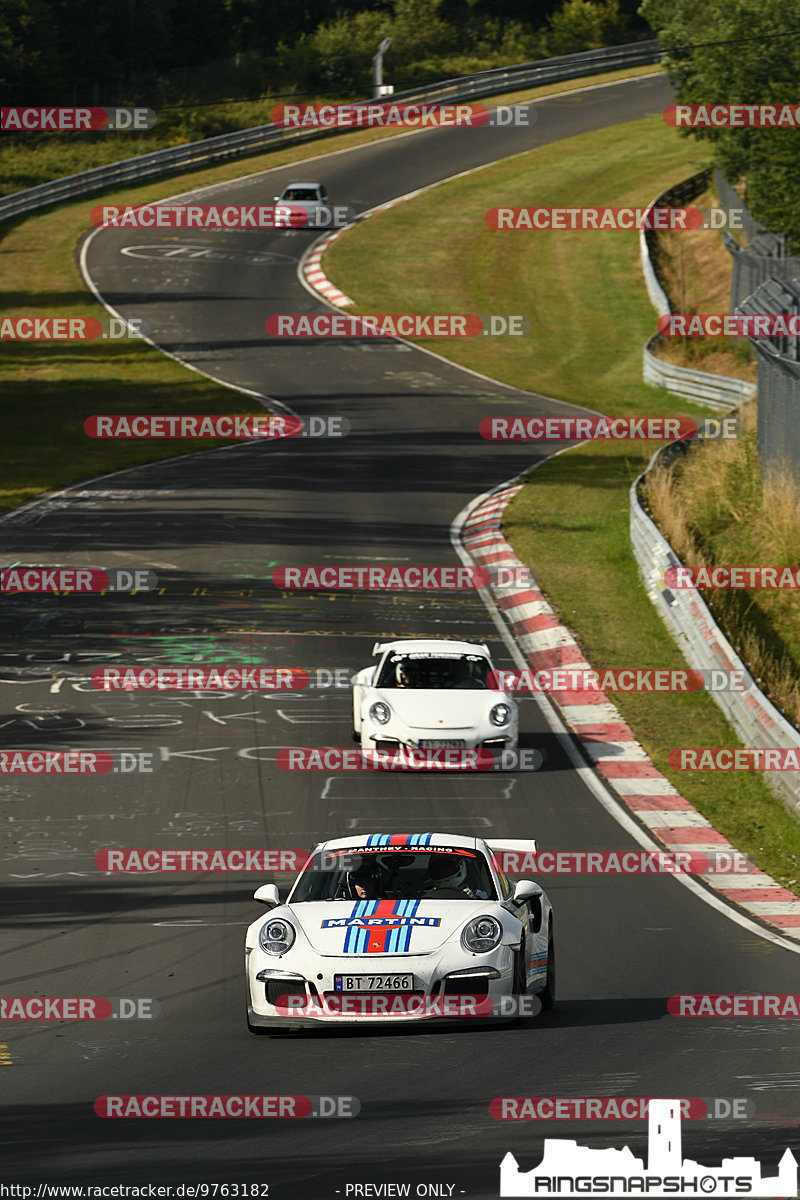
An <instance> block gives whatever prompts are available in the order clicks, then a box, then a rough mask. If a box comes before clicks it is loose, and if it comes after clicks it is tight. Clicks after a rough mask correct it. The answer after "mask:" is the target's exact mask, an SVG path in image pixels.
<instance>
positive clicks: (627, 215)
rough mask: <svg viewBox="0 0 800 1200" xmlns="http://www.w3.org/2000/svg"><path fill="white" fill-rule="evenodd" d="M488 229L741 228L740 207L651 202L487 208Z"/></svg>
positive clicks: (741, 216)
mask: <svg viewBox="0 0 800 1200" xmlns="http://www.w3.org/2000/svg"><path fill="white" fill-rule="evenodd" d="M484 221H485V222H486V225H487V226H488V227H489V229H530V230H532V231H533V230H545V229H547V230H588V229H593V230H602V229H605V230H611V231H619V230H632V229H636V230H656V231H658V230H660V231H662V232H664V233H666V232H674V231H676V230H681V229H684V230H685V229H725V228H728V229H742V228H743V224H744V210H743V209H741V208H694V207H692V208H671V207H669V206H668V205H664V204H651V205H648V207H647V208H637V207H635V206H630V205H628V206H616V207H612V206H605V207H593V208H564V207H560V208H500V207H496V208H490V209H489V210H488V211H487V212H486V214H485V215H484Z"/></svg>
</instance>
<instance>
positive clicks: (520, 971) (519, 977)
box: [514, 939, 528, 996]
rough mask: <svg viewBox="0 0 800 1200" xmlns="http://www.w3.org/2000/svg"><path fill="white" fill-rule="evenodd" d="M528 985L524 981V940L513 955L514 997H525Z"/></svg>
mask: <svg viewBox="0 0 800 1200" xmlns="http://www.w3.org/2000/svg"><path fill="white" fill-rule="evenodd" d="M527 994H528V985H527V981H526V979H525V940H524V939H523V941H522V944H521V945H520V948H519V950H517V952H516V954H515V955H514V995H515V996H527Z"/></svg>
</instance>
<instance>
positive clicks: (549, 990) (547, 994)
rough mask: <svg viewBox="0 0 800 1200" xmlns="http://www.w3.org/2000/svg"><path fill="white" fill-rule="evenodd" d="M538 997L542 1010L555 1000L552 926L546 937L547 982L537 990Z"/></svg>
mask: <svg viewBox="0 0 800 1200" xmlns="http://www.w3.org/2000/svg"><path fill="white" fill-rule="evenodd" d="M539 999H540V1000H541V1002H542V1009H543V1010H544V1011H547V1010H548V1009H551V1008H553V1006H554V1005H555V1002H556V950H555V942H554V940H553V929H552V926H551V928H550V936H549V937H548V939H547V982H546V983H545V985H544V989H543V990H542V991H541V992H539Z"/></svg>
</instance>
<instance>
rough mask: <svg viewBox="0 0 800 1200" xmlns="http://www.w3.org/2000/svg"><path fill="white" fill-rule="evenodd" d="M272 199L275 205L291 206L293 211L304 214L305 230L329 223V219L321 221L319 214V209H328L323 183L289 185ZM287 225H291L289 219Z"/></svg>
mask: <svg viewBox="0 0 800 1200" xmlns="http://www.w3.org/2000/svg"><path fill="white" fill-rule="evenodd" d="M274 199H275V203H276V204H282V205H291V207H292V208H293V209H297V210H298V211H299V212H305V213H306V215H307V217H308V222H307V224H306V226H305V228H307V229H315V228H316V227H317V226H318V225H325V226H327V225H328V224H329V223H330V219H329V218H328V219H325V220H323V219H322V217H321V214H320V210H321V209H327V208H328V193H327V191H326V189H325V185H324V184H323V183H290V184H288V185H287V186H286V187H285V188H284V189H283V191H282V192H281V194H280V196H275V198H274ZM276 224H277V222H276ZM287 224H289V225H293V224H294V222H293V221H292V220H291V219H289V220H287Z"/></svg>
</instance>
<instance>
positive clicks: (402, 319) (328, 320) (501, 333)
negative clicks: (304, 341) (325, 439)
mask: <svg viewBox="0 0 800 1200" xmlns="http://www.w3.org/2000/svg"><path fill="white" fill-rule="evenodd" d="M264 328H265V329H266V331H267V333H268V334H270V336H272V337H277V338H474V337H525V335H526V334H528V333H530V331H531V323H530V319H529V318H528V317H525V316H523V315H522V314H520V313H516V314H504V313H372V314H366V313H364V314H362V315H359V316H350V315H349V314H347V313H273V314H272V315H271V316H269V317H267V319H266V321H265V322H264Z"/></svg>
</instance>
